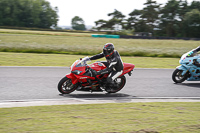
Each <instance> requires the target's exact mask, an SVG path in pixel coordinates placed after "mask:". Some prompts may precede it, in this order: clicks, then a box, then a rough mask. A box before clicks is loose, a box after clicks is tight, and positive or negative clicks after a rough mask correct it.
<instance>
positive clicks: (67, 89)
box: [58, 77, 78, 94]
mask: <svg viewBox="0 0 200 133" xmlns="http://www.w3.org/2000/svg"><path fill="white" fill-rule="evenodd" d="M77 87H78V84H75V85H74V84H72V82H71V79H69V78H67V77H64V78H62V79H61V80H60V82H59V83H58V91H59V92H60V93H62V94H69V93H71V92H73V91H75V90H76V89H77Z"/></svg>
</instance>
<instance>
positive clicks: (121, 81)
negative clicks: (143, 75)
mask: <svg viewBox="0 0 200 133" xmlns="http://www.w3.org/2000/svg"><path fill="white" fill-rule="evenodd" d="M114 82H115V83H116V85H117V88H113V89H112V90H111V91H110V90H105V91H106V92H107V93H116V92H118V91H120V90H121V89H122V88H123V87H124V85H125V84H126V77H125V76H124V75H123V76H121V77H118V78H116V79H115V80H114Z"/></svg>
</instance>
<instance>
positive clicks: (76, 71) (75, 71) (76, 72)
mask: <svg viewBox="0 0 200 133" xmlns="http://www.w3.org/2000/svg"><path fill="white" fill-rule="evenodd" d="M72 73H73V74H76V75H79V74H80V73H82V71H79V70H74V71H72Z"/></svg>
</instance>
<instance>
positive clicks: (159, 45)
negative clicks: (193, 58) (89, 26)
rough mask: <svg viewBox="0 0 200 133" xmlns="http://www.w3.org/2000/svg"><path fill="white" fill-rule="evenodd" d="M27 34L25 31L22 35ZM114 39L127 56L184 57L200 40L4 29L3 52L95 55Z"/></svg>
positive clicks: (0, 48)
mask: <svg viewBox="0 0 200 133" xmlns="http://www.w3.org/2000/svg"><path fill="white" fill-rule="evenodd" d="M22 33H23V34H22ZM108 42H112V43H114V45H115V48H116V50H118V51H119V52H120V54H121V55H123V56H146V57H148V56H149V57H180V56H181V55H182V54H183V53H185V52H187V51H189V50H191V49H193V48H196V47H197V46H199V45H200V41H191V40H190V41H185V40H147V39H146V40H142V39H113V38H92V37H91V34H89V33H69V32H66V33H65V32H61V33H59V32H49V31H48V32H47V31H25V30H24V31H23V30H6V31H5V29H0V51H1V52H26V53H65V54H75V55H80V54H81V55H93V54H97V53H100V52H102V47H103V45H104V44H105V43H108Z"/></svg>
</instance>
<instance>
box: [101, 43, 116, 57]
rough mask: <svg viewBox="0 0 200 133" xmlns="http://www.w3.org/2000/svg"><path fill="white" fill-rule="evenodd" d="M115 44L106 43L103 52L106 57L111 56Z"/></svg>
mask: <svg viewBox="0 0 200 133" xmlns="http://www.w3.org/2000/svg"><path fill="white" fill-rule="evenodd" d="M114 49H115V47H114V45H113V44H112V43H106V44H105V45H104V47H103V54H104V56H105V57H106V58H111V57H112V54H113V53H114Z"/></svg>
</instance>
